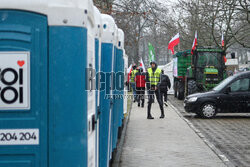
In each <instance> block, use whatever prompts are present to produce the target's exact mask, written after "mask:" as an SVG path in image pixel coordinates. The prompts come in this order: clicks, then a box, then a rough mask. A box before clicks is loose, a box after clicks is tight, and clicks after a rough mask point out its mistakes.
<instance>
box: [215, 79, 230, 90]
mask: <svg viewBox="0 0 250 167" xmlns="http://www.w3.org/2000/svg"><path fill="white" fill-rule="evenodd" d="M233 79H234V77H233V76H230V77H228V78H227V79H225V80H223V81H222V82H221V83H220V84H219V85H217V86H216V87H214V88H213V90H214V91H221V90H222V89H223V88H225V86H226V85H228V84H229V83H230V82H231V81H232V80H233Z"/></svg>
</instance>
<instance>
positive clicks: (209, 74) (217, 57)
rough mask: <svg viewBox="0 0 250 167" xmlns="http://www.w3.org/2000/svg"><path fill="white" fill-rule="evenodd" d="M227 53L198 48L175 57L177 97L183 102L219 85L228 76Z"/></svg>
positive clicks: (213, 49)
mask: <svg viewBox="0 0 250 167" xmlns="http://www.w3.org/2000/svg"><path fill="white" fill-rule="evenodd" d="M224 56H225V52H224V51H223V50H222V49H215V48H197V49H196V50H194V53H193V55H192V54H191V50H187V51H184V52H179V53H177V54H175V55H174V90H175V97H177V98H178V99H180V100H182V99H184V97H185V96H187V95H190V94H193V93H197V92H204V91H208V90H211V89H212V88H214V87H215V86H216V85H218V84H219V83H220V82H221V81H222V80H223V79H224V78H225V76H226V75H225V74H226V72H225V71H226V66H225V60H224Z"/></svg>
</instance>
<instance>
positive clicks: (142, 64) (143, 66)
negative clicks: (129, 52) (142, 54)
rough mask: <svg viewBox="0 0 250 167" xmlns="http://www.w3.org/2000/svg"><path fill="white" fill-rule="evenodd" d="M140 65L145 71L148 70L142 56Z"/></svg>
mask: <svg viewBox="0 0 250 167" xmlns="http://www.w3.org/2000/svg"><path fill="white" fill-rule="evenodd" d="M140 67H142V69H143V71H144V72H145V71H146V69H145V65H144V63H143V60H142V58H141V60H140Z"/></svg>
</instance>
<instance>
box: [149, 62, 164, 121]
mask: <svg viewBox="0 0 250 167" xmlns="http://www.w3.org/2000/svg"><path fill="white" fill-rule="evenodd" d="M150 65H151V68H149V69H148V71H147V77H146V81H147V89H148V94H149V100H148V116H147V119H154V117H152V115H151V106H152V103H153V101H154V94H155V95H156V98H157V101H158V103H159V106H160V109H161V116H160V118H161V119H162V118H164V117H165V115H164V108H163V101H162V98H161V97H162V96H161V92H160V89H159V86H160V77H161V70H160V69H159V68H158V67H157V64H156V62H155V61H152V62H151V63H150Z"/></svg>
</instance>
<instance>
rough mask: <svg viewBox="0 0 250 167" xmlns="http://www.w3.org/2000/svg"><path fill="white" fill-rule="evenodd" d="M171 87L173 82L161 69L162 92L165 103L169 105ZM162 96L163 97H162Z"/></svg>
mask: <svg viewBox="0 0 250 167" xmlns="http://www.w3.org/2000/svg"><path fill="white" fill-rule="evenodd" d="M170 88H171V82H170V79H169V77H168V76H167V75H165V74H164V70H162V71H161V83H160V92H161V95H162V96H163V97H164V104H165V105H166V106H168V105H167V100H168V90H169V89H170ZM161 98H162V97H161Z"/></svg>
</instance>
